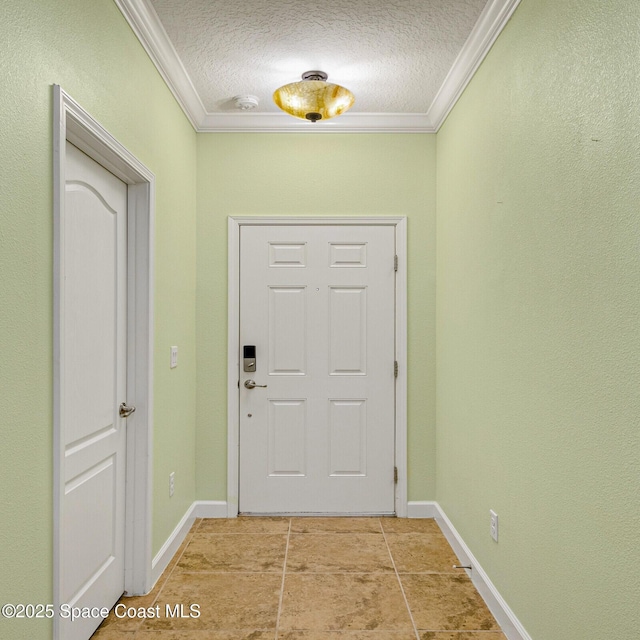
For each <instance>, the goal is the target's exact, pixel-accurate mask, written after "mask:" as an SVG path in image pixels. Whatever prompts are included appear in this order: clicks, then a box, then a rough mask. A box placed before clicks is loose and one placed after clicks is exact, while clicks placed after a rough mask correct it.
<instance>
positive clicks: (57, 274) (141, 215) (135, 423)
mask: <svg viewBox="0 0 640 640" xmlns="http://www.w3.org/2000/svg"><path fill="white" fill-rule="evenodd" d="M53 106H54V123H53V168H54V180H53V188H54V197H53V211H54V242H53V262H54V266H53V326H54V332H53V344H54V347H53V357H54V358H53V366H54V370H53V601H54V606H55V607H56V610H58V606H59V605H60V604H64V603H62V602H60V598H61V584H62V582H61V578H62V576H61V553H62V536H61V523H62V509H63V500H62V498H63V493H64V478H63V476H62V472H63V469H64V467H63V462H64V434H63V429H64V424H63V422H62V410H63V407H62V396H61V379H62V371H63V364H64V363H63V362H62V357H63V356H62V354H63V353H64V350H63V340H64V337H63V335H64V334H63V331H62V329H63V321H64V312H65V310H64V308H63V298H62V295H61V292H62V288H61V285H62V282H63V278H64V262H63V255H64V254H63V251H62V244H61V242H62V237H63V236H62V224H63V219H64V218H63V214H64V207H65V178H66V150H65V149H66V141H67V140H68V141H69V142H71V143H72V144H73V145H75V146H76V147H78V148H79V149H81V150H82V151H83V152H84V153H86V154H87V155H88V156H90V157H91V158H93V160H95V161H96V162H98V164H100V165H102V166H103V167H104V168H105V169H107V170H108V171H110V172H111V173H113V174H114V175H116V176H117V177H118V178H120V180H122V181H123V182H125V183H126V184H127V185H128V188H127V207H128V223H127V235H128V239H127V262H128V275H127V287H128V293H127V306H128V311H127V331H128V344H127V402H128V403H129V404H133V405H135V407H136V412H135V414H133V415H132V416H131V418H128V419H127V423H128V424H127V427H126V429H127V458H126V465H127V469H126V477H127V481H126V490H125V492H126V497H125V500H126V508H125V580H124V584H125V591H126V592H127V593H128V594H131V595H141V594H144V593H147V592H148V591H149V590H150V589H151V587H152V586H153V585H152V584H151V576H152V573H151V498H152V493H151V490H152V475H151V472H152V469H151V457H152V452H153V449H152V432H153V256H154V248H153V245H154V204H155V203H154V199H155V177H154V175H153V173H152V172H151V171H149V169H147V168H146V167H145V166H144V165H143V164H142V163H141V162H140V161H139V160H138V159H137V158H135V157H134V156H133V155H132V154H131V153H130V152H129V151H127V149H125V148H124V147H123V146H122V145H121V144H120V143H119V142H118V141H117V140H116V139H115V138H114V137H113V136H111V134H109V133H108V132H107V131H106V130H105V129H104V128H103V127H102V126H101V125H100V124H99V123H98V122H96V121H95V120H94V119H93V118H92V117H91V116H90V115H89V114H88V113H87V112H86V111H85V110H84V109H82V107H80V105H79V104H78V103H77V102H75V100H73V99H72V98H71V97H70V96H69V95H68V94H66V93H65V92H64V91H63V90H62V89H61V88H60V86H58V85H54V87H53ZM58 622H59V619H58V618H57V616H56V617H55V618H54V638H56V639H58V638H59V636H60V630H59V625H58Z"/></svg>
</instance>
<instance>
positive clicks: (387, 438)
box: [239, 225, 395, 513]
mask: <svg viewBox="0 0 640 640" xmlns="http://www.w3.org/2000/svg"><path fill="white" fill-rule="evenodd" d="M240 233H241V236H240V274H241V276H240V341H241V343H240V345H239V347H240V349H242V346H243V345H255V346H256V371H255V372H252V373H244V372H241V376H240V391H239V393H240V479H239V482H240V487H239V490H240V491H239V508H240V511H241V512H249V513H393V511H394V480H393V467H394V460H395V452H394V443H395V379H394V375H393V371H394V369H393V364H394V359H395V338H394V336H395V271H394V255H395V230H394V229H393V228H392V227H388V226H382V225H381V226H376V225H370V226H365V225H363V226H338V225H336V226H332V225H328V226H313V225H310V226H306V225H305V226H302V225H301V226H295V225H292V226H277V225H274V226H267V225H265V226H244V227H242V228H241V232H240ZM247 380H254V381H255V382H256V384H257V385H267V386H266V388H263V387H255V388H253V389H247V388H246V387H245V386H244V383H245V381H247Z"/></svg>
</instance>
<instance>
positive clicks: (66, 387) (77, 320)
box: [60, 143, 127, 640]
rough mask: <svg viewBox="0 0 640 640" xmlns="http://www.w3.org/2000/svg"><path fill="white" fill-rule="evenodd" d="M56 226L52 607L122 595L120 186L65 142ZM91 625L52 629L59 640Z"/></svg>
mask: <svg viewBox="0 0 640 640" xmlns="http://www.w3.org/2000/svg"><path fill="white" fill-rule="evenodd" d="M66 162H67V165H66V185H65V186H66V192H65V206H64V214H63V219H62V225H61V228H62V238H63V249H62V273H63V275H64V280H63V285H62V288H63V292H62V309H63V320H62V324H63V340H62V344H61V358H62V362H63V367H62V380H61V415H62V417H61V430H62V436H63V442H64V460H63V476H64V483H65V484H64V497H63V500H62V508H61V523H60V525H61V528H62V534H61V538H62V545H61V546H62V550H61V552H62V561H61V582H62V585H61V586H62V589H61V598H62V603H66V604H70V605H72V606H74V607H86V606H89V607H94V606H97V607H111V606H112V605H113V604H114V603H115V601H116V600H117V599H118V598H119V597H120V595H121V594H122V592H123V591H124V507H125V502H124V498H125V493H124V492H125V456H126V435H125V420H124V419H122V418H121V417H120V416H119V414H118V406H119V404H120V402H123V401H124V400H125V399H126V395H125V392H126V346H127V337H126V318H127V309H126V300H127V289H126V282H127V263H126V246H127V236H126V227H127V186H126V185H125V184H124V183H123V182H122V181H121V180H119V179H118V178H116V177H115V176H114V175H112V174H111V173H109V172H108V171H107V170H106V169H104V168H103V167H102V166H100V165H99V164H97V163H96V162H94V161H93V160H92V159H90V158H89V157H88V156H86V155H85V154H83V153H82V152H81V151H79V150H78V149H77V148H76V147H74V146H73V145H71V144H70V143H67V149H66ZM99 622H100V619H98V620H95V619H93V620H92V619H83V620H76V621H74V622H73V623H72V622H70V621H69V620H62V621H61V637H63V638H65V640H76V639H85V638H88V637H89V636H90V635H91V633H92V632H93V631H94V629H95V627H96V626H97V624H98V623H99Z"/></svg>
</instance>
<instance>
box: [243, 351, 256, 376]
mask: <svg viewBox="0 0 640 640" xmlns="http://www.w3.org/2000/svg"><path fill="white" fill-rule="evenodd" d="M243 349H244V355H243V357H244V361H243V362H244V371H245V373H253V372H254V371H255V370H256V345H255V344H245V345H244V347H243Z"/></svg>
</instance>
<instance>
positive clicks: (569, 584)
mask: <svg viewBox="0 0 640 640" xmlns="http://www.w3.org/2000/svg"><path fill="white" fill-rule="evenodd" d="M639 52H640V3H638V2H630V1H628V0H609V1H608V2H600V1H599V0H565V1H563V2H558V1H557V0H523V2H522V4H521V5H520V7H519V8H518V9H517V11H516V13H515V15H514V17H513V18H512V20H511V21H510V23H509V24H508V26H507V28H506V29H505V31H504V32H503V33H502V35H501V36H500V38H499V39H498V41H497V42H496V44H495V45H494V47H493V49H492V51H491V53H490V55H489V56H488V57H487V59H486V60H485V62H484V63H483V65H482V67H481V69H480V70H479V72H478V73H477V75H476V76H475V77H474V79H473V81H472V82H471V84H470V85H469V87H468V88H467V90H466V92H465V93H464V95H463V97H462V99H461V100H460V101H459V103H458V104H457V106H456V107H455V108H454V110H453V112H452V114H451V115H450V116H449V118H448V120H447V122H446V124H445V126H444V127H443V128H442V129H441V130H440V132H439V133H438V136H437V169H438V185H437V197H438V227H437V234H438V260H437V269H438V278H437V337H438V345H437V362H438V365H437V398H438V400H437V424H438V430H437V468H438V472H437V496H438V500H439V502H440V504H441V505H442V507H443V508H444V510H445V512H446V513H447V514H448V515H449V517H450V518H451V520H452V521H453V523H454V525H455V526H456V527H457V528H458V530H459V531H460V533H461V534H462V536H463V538H464V539H465V541H466V542H467V543H468V545H469V546H470V547H471V549H472V550H473V552H474V553H475V554H476V556H477V558H478V560H479V561H480V562H481V564H482V565H483V567H484V568H485V569H486V570H487V572H488V574H489V575H490V577H491V579H492V580H493V581H494V583H495V584H496V586H497V588H498V589H499V590H500V592H501V594H502V595H503V596H504V597H505V599H506V600H507V602H508V603H509V605H510V606H511V607H512V608H513V610H514V611H515V613H516V614H517V615H518V616H519V618H520V620H521V622H522V623H523V624H524V625H525V627H526V628H527V630H528V631H529V633H530V634H531V636H532V637H533V638H534V639H535V640H586V639H589V640H592V639H593V640H595V639H596V638H620V639H621V640H622V639H624V640H631V639H632V638H637V637H638V627H639V625H640V608H639V607H638V602H639V598H640V582H639V578H638V565H639V564H640V551H639V548H640V545H639V544H638V541H639V537H638V531H639V530H640V499H639V496H640V473H639V472H638V460H639V459H640V423H639V417H638V416H639V415H640V393H639V390H640V331H639V327H640V322H639V321H640V216H639V215H638V203H640V92H639V91H638V88H639V87H640V58H639V55H640V54H639ZM490 508H493V509H494V510H496V511H497V512H498V514H499V516H500V542H499V543H498V544H496V543H494V542H493V541H492V540H491V539H490V537H489V509H490Z"/></svg>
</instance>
